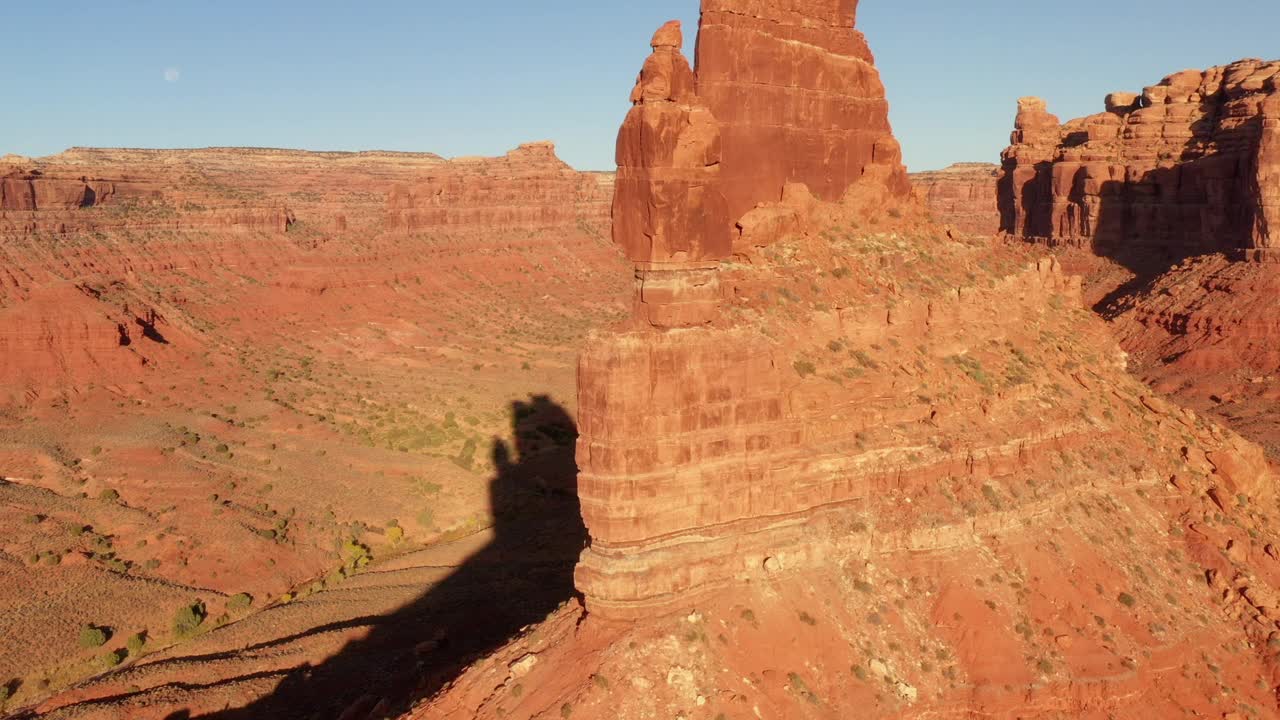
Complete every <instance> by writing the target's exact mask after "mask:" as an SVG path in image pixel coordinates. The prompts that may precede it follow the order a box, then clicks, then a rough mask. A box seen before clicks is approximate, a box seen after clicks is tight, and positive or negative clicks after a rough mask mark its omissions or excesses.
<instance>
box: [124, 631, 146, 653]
mask: <svg viewBox="0 0 1280 720" xmlns="http://www.w3.org/2000/svg"><path fill="white" fill-rule="evenodd" d="M146 646H147V631H146V630H140V631H138V632H136V633H134V634H132V635H130V636H129V638H128V639H127V640H125V641H124V647H125V649H126V650H128V651H129V655H130V656H131V657H137V656H139V655H141V654H142V650H143V648H145V647H146Z"/></svg>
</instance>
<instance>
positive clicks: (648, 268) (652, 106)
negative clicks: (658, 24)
mask: <svg viewBox="0 0 1280 720" xmlns="http://www.w3.org/2000/svg"><path fill="white" fill-rule="evenodd" d="M683 44H684V40H683V36H682V34H681V28H680V23H679V22H676V21H672V22H670V23H667V24H666V25H664V26H663V27H662V28H660V29H659V30H658V32H657V33H656V34H655V35H654V36H653V40H652V47H653V54H652V55H650V56H649V58H648V60H646V61H645V63H644V67H643V69H642V70H641V71H640V77H639V79H638V80H637V81H636V86H635V88H634V89H633V90H632V91H631V102H632V104H633V107H632V108H631V112H629V113H628V114H627V117H626V120H624V121H623V124H622V129H621V130H620V131H619V132H618V153H617V160H618V176H617V186H616V189H615V191H614V196H613V240H614V242H615V243H617V244H618V246H619V247H621V248H622V250H623V252H624V253H626V256H627V258H628V259H629V260H631V261H632V262H633V263H635V266H636V296H635V307H636V317H637V318H638V319H641V320H643V321H645V322H648V323H649V324H651V325H653V326H655V327H688V326H695V325H699V324H702V323H705V322H709V321H710V320H711V319H712V318H713V317H714V312H715V307H716V303H717V300H718V297H719V293H720V286H719V282H718V275H717V272H716V270H717V264H718V263H719V261H721V260H724V259H726V258H728V257H729V252H730V242H731V240H730V236H729V212H728V208H727V206H726V205H725V198H724V194H723V192H722V191H721V156H720V127H719V125H718V123H717V122H716V118H715V117H714V116H713V115H712V114H711V112H710V111H709V110H707V108H706V107H705V106H704V105H703V104H702V103H701V100H700V98H698V96H697V95H695V94H694V78H693V70H692V69H691V68H690V67H689V62H688V60H686V59H685V57H684V55H682V54H681V53H680V49H681V47H682V46H683Z"/></svg>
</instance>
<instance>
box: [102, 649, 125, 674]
mask: <svg viewBox="0 0 1280 720" xmlns="http://www.w3.org/2000/svg"><path fill="white" fill-rule="evenodd" d="M125 657H127V656H126V655H125V651H124V650H123V649H116V650H112V651H111V652H109V653H107V654H106V655H103V656H102V658H101V659H100V660H99V662H101V663H102V668H103V669H104V670H110V669H111V668H113V667H116V666H117V665H119V664H120V663H122V662H124V659H125Z"/></svg>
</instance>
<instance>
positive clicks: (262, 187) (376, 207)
mask: <svg viewBox="0 0 1280 720" xmlns="http://www.w3.org/2000/svg"><path fill="white" fill-rule="evenodd" d="M423 178H429V180H427V181H423V180H422V179H423ZM432 183H434V185H433V189H432V190H431V191H430V192H429V193H425V194H422V195H414V194H413V192H414V188H421V187H423V186H424V185H431V184H432ZM612 187H613V177H612V174H607V173H579V172H576V171H574V170H572V169H571V168H569V167H568V166H566V165H565V164H564V163H563V162H561V161H560V160H559V159H558V158H556V156H555V153H554V149H553V148H552V146H551V145H550V144H549V143H532V144H529V145H526V146H522V147H521V148H520V149H518V150H516V151H513V152H511V153H509V154H508V155H507V156H505V157H502V158H461V159H457V160H452V161H449V160H445V159H443V158H441V157H440V156H438V155H433V154H429V153H390V152H359V153H339V152H315V153H313V152H305V151H296V150H274V149H251V148H207V149H198V150H137V149H93V148H73V149H71V150H68V151H67V152H65V153H61V154H59V155H55V156H50V157H45V158H35V159H31V158H22V157H17V156H6V157H4V158H3V159H2V160H0V192H2V193H3V196H2V199H3V203H0V205H2V207H3V209H0V351H2V352H0V355H3V357H0V380H2V381H3V384H4V387H5V388H6V389H7V390H8V391H9V392H6V393H0V403H4V402H8V401H12V400H18V401H23V400H24V398H25V397H27V396H28V395H29V394H39V393H44V394H45V395H46V396H47V395H48V394H49V393H48V391H49V390H51V389H64V388H81V387H84V386H85V385H86V384H87V383H100V384H106V383H115V382H124V381H129V382H133V381H135V380H136V379H138V378H140V377H143V376H144V374H145V373H152V372H167V371H168V370H169V369H172V368H173V367H175V366H181V364H182V363H183V362H185V359H186V356H185V355H184V353H189V352H192V351H194V350H195V349H196V348H197V347H199V346H200V345H201V344H202V343H206V342H209V341H210V337H209V336H208V335H206V333H207V331H208V329H209V325H208V324H206V322H204V321H201V322H198V323H196V322H191V321H190V309H191V307H192V304H195V305H207V306H212V307H217V308H221V307H224V303H225V306H232V305H235V304H237V303H236V301H234V300H231V299H230V298H234V297H237V296H238V295H241V294H244V293H262V294H263V295H266V296H269V299H264V300H263V303H264V305H265V306H268V307H271V308H273V309H274V310H273V312H276V313H279V314H287V313H291V312H294V311H298V310H299V308H298V306H299V305H300V304H301V305H307V304H311V303H315V302H317V299H318V298H321V297H322V296H323V297H326V298H329V297H334V296H336V295H338V294H341V292H342V291H344V290H354V291H358V292H359V294H360V295H361V297H365V298H373V297H377V296H379V293H381V292H384V291H386V292H391V289H392V288H400V290H398V291H396V293H395V294H396V295H397V296H398V295H399V294H400V293H402V292H403V288H404V286H405V285H408V284H412V285H413V287H414V289H415V291H416V292H418V293H422V294H426V295H432V294H434V293H440V294H442V295H444V296H448V297H455V293H456V294H457V295H463V296H465V295H467V294H468V292H467V288H466V285H467V284H468V283H471V284H474V282H475V280H474V278H476V277H479V276H482V275H483V276H485V277H486V278H487V279H488V281H489V282H490V283H502V282H505V281H506V279H503V278H499V277H497V276H498V275H501V274H504V273H505V274H506V275H508V276H511V275H513V274H516V273H523V275H522V277H525V278H526V279H525V280H522V282H523V281H527V278H528V277H546V276H548V275H553V276H557V277H559V276H560V275H563V274H565V273H574V277H578V273H586V272H589V271H590V269H591V268H600V267H608V268H616V267H618V266H619V262H620V258H619V255H618V253H617V251H616V250H614V249H613V248H612V247H611V246H610V245H609V244H608V243H607V241H606V240H605V239H604V235H605V233H606V226H605V223H606V222H607V216H608V207H609V205H608V201H609V197H610V194H611V191H612ZM397 188H401V189H402V190H403V191H404V194H401V195H399V196H398V197H400V198H401V199H407V198H416V199H421V200H423V202H424V203H425V204H426V205H427V206H428V207H426V208H424V209H422V210H421V211H420V210H418V209H414V208H407V209H404V210H401V211H397V212H396V213H394V214H393V218H399V219H407V220H408V221H409V222H410V223H411V224H412V223H417V222H422V223H425V226H424V227H430V228H432V229H438V230H440V231H441V232H440V233H439V236H438V237H437V234H436V233H435V232H431V233H429V234H427V233H424V236H422V237H406V236H405V235H404V234H401V233H389V232H387V228H386V226H387V221H388V214H389V213H388V204H389V201H388V198H389V196H397V192H400V191H398V190H397ZM428 199H429V201H428ZM406 202H407V200H406ZM438 203H443V204H438ZM441 223H443V224H441ZM335 240H336V241H337V242H335ZM552 264H559V265H561V266H560V267H555V268H548V266H550V265H552ZM517 268H518V269H517ZM463 278H468V279H466V280H464V279H463ZM508 279H509V278H508ZM622 285H623V281H622V280H621V279H620V278H618V277H617V276H614V275H609V276H606V277H604V278H600V279H599V281H598V282H597V281H594V280H593V281H592V282H591V286H592V287H602V288H608V289H610V290H613V289H616V288H619V287H621V286H622ZM472 292H474V288H472ZM540 294H542V293H540ZM450 302H456V301H450ZM218 312H221V310H218ZM241 312H248V311H237V312H236V313H234V314H235V315H237V316H239V315H240V314H241ZM299 314H300V315H301V316H304V317H305V316H307V312H306V311H305V309H304V310H302V311H299ZM258 319H259V321H261V322H263V323H264V324H267V325H274V324H275V323H277V322H279V317H275V316H273V314H272V313H264V314H263V316H261V317H260V318H258ZM160 337H163V338H164V339H165V341H164V342H160V341H158V340H156V338H160ZM33 396H34V395H33Z"/></svg>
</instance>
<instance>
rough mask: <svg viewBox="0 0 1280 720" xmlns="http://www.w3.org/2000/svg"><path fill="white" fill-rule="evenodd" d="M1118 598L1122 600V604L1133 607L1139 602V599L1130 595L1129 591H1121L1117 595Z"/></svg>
mask: <svg viewBox="0 0 1280 720" xmlns="http://www.w3.org/2000/svg"><path fill="white" fill-rule="evenodd" d="M1116 600H1118V601H1120V604H1121V605H1123V606H1125V607H1133V606H1134V605H1136V604H1137V602H1138V601H1137V600H1135V599H1134V597H1133V596H1132V595H1130V594H1129V593H1127V592H1122V593H1120V595H1119V597H1117V598H1116Z"/></svg>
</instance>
